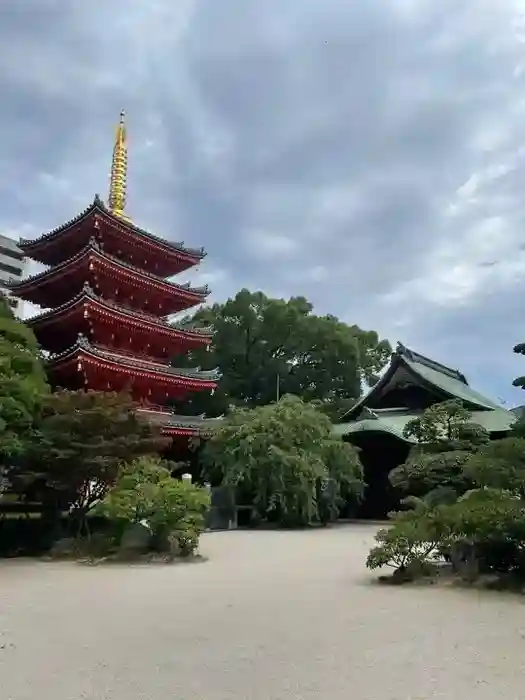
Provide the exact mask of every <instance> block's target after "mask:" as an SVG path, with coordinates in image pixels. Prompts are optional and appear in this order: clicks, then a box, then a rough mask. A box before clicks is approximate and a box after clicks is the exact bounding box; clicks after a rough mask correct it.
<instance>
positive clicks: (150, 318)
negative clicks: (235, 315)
mask: <svg viewBox="0 0 525 700" xmlns="http://www.w3.org/2000/svg"><path fill="white" fill-rule="evenodd" d="M86 300H91V301H94V302H95V303H97V304H100V305H101V306H103V307H105V308H106V309H108V310H109V311H111V310H113V311H115V312H116V313H118V314H120V315H122V316H129V317H131V318H133V319H136V320H139V321H145V322H147V323H151V324H152V325H157V326H160V327H161V328H162V329H163V330H174V331H179V332H181V333H187V334H189V335H191V334H194V335H198V336H202V337H205V338H211V337H212V336H213V327H212V326H194V325H192V324H189V323H188V324H186V323H170V322H169V321H167V320H166V319H165V318H164V317H162V316H154V315H153V314H148V313H146V312H145V311H139V310H138V309H131V308H129V307H127V306H123V305H122V304H117V303H116V302H114V301H110V300H109V299H104V298H103V297H100V296H98V294H95V292H94V291H93V289H92V288H91V286H90V285H89V284H88V283H87V282H86V283H85V284H84V287H83V289H82V291H81V292H80V293H79V294H77V295H76V296H75V297H73V298H72V299H71V300H70V301H67V302H66V303H65V304H62V305H61V306H58V307H56V308H54V309H50V310H49V311H44V312H42V313H41V314H38V315H37V316H32V317H31V318H28V319H26V322H25V323H26V325H27V326H30V327H31V328H34V327H35V326H38V324H39V323H41V322H42V321H46V320H48V319H50V318H52V317H53V316H56V315H57V314H60V313H61V312H62V311H66V310H68V309H71V308H74V307H75V306H76V305H77V304H81V303H82V302H84V301H86Z"/></svg>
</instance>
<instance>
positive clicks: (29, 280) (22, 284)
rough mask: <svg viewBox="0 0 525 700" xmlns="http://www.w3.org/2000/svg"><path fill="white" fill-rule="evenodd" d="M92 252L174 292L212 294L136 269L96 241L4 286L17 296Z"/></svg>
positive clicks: (206, 290)
mask: <svg viewBox="0 0 525 700" xmlns="http://www.w3.org/2000/svg"><path fill="white" fill-rule="evenodd" d="M90 252H93V253H95V254H97V255H99V256H100V257H102V258H105V259H106V260H107V261H108V262H110V263H112V264H113V265H116V266H117V267H120V268H123V269H125V270H127V271H130V272H134V273H135V274H137V275H141V276H143V277H146V278H148V279H151V280H153V281H155V282H157V283H160V284H162V285H165V286H166V287H170V288H171V289H173V290H178V291H181V292H185V293H187V294H192V295H195V296H198V297H202V298H203V299H204V298H205V297H206V296H207V295H208V294H209V293H210V290H209V287H208V285H207V284H205V285H203V286H201V287H192V286H191V284H190V282H185V283H183V284H177V283H176V282H171V281H170V280H167V279H165V278H164V277H159V276H158V275H155V274H153V273H152V272H147V271H146V270H143V269H142V268H140V267H135V266H134V265H130V264H129V263H127V262H123V261H122V260H119V258H116V257H115V256H114V255H110V254H109V253H106V252H105V251H104V250H103V249H102V248H101V247H100V245H99V244H98V243H97V242H96V241H95V240H94V239H91V241H90V242H89V243H88V245H87V246H85V247H84V248H82V250H80V251H79V252H78V253H77V254H76V255H74V256H73V257H71V258H68V259H67V260H64V262H62V263H60V264H59V265H55V266H53V267H50V268H48V269H47V270H44V271H43V272H39V273H38V274H36V275H30V276H29V277H26V278H25V279H23V280H15V279H11V280H9V281H7V282H5V283H4V284H5V286H6V287H8V288H9V289H10V290H11V291H12V292H13V293H14V294H16V291H17V290H20V289H24V288H26V287H27V286H29V285H31V284H33V283H34V282H39V281H41V280H45V279H46V278H49V277H53V276H54V275H55V274H57V273H58V272H60V271H62V270H64V269H66V268H67V267H70V266H71V265H73V264H74V263H76V262H77V261H79V260H81V259H82V258H83V257H84V256H85V255H87V254H88V253H90Z"/></svg>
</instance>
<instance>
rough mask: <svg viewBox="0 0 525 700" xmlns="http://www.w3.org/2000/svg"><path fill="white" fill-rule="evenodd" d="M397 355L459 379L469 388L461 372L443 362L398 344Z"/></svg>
mask: <svg viewBox="0 0 525 700" xmlns="http://www.w3.org/2000/svg"><path fill="white" fill-rule="evenodd" d="M396 354H397V355H399V356H400V357H404V358H405V359H407V360H409V361H411V362H418V363H419V364H421V365H425V366H426V367H428V368H429V369H433V370H436V372H441V374H446V375H448V376H449V377H452V378H453V379H457V380H458V381H460V382H461V383H462V384H466V385H467V386H468V381H467V378H466V377H465V375H464V374H462V373H461V372H460V371H459V370H457V369H453V368H452V367H448V366H447V365H444V364H442V363H441V362H436V360H433V359H431V358H430V357H426V356H425V355H421V354H420V353H418V352H415V351H414V350H410V349H409V348H407V347H406V346H405V345H403V344H402V343H399V342H398V344H397V347H396Z"/></svg>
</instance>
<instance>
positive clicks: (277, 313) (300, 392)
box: [174, 289, 391, 418]
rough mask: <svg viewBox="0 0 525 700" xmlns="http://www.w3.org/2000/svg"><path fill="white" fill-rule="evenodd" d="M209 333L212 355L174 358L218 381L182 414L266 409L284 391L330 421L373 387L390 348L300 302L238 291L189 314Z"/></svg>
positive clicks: (373, 335)
mask: <svg viewBox="0 0 525 700" xmlns="http://www.w3.org/2000/svg"><path fill="white" fill-rule="evenodd" d="M195 321H197V322H199V323H201V324H211V325H213V326H214V328H215V337H214V344H213V347H212V348H211V351H204V350H196V351H193V352H191V353H189V355H188V356H187V358H175V359H174V363H177V364H180V363H181V362H186V363H188V364H190V365H199V366H202V367H208V368H209V367H213V366H217V367H219V368H220V369H221V370H222V372H223V379H222V380H221V383H220V386H219V388H218V390H217V391H216V393H215V395H214V396H213V397H210V396H209V395H205V394H204V395H203V394H200V395H195V396H194V397H192V399H191V401H190V405H189V406H185V409H186V410H190V412H193V413H202V412H206V413H208V414H209V415H219V414H221V413H224V412H226V411H227V410H228V407H229V405H230V404H234V405H237V406H247V407H255V406H264V405H266V404H269V403H271V402H272V401H275V400H276V399H277V398H279V397H280V396H283V395H285V394H294V395H296V396H300V397H301V398H302V399H303V400H304V401H309V402H310V401H315V402H317V404H318V405H319V406H320V407H321V408H322V409H323V410H324V411H325V412H326V413H327V414H328V415H330V417H332V418H337V417H338V415H340V413H342V412H344V411H345V410H347V409H348V408H349V407H350V406H351V405H352V404H353V402H354V401H355V400H356V399H357V398H358V397H359V395H360V393H361V385H362V382H363V381H365V382H369V383H370V382H373V381H374V380H375V378H376V375H377V373H378V372H379V371H380V370H381V368H382V367H383V366H384V364H385V362H386V361H387V360H388V358H389V356H390V353H391V348H390V345H389V343H388V342H387V341H384V340H379V338H378V336H377V333H375V332H373V331H363V330H362V329H360V328H359V327H358V326H355V325H354V326H349V325H347V324H346V323H343V322H342V321H340V320H339V319H337V318H336V317H335V316H317V315H315V314H314V313H313V312H312V305H311V304H310V303H309V302H308V301H307V300H306V299H305V298H303V297H292V298H291V299H289V300H288V301H285V300H284V299H270V298H268V297H267V296H265V295H264V294H263V293H262V292H255V293H254V292H250V291H248V290H246V289H243V290H241V291H240V292H239V293H238V294H237V295H236V296H235V297H234V298H233V299H229V300H228V301H227V302H226V303H224V304H214V305H213V306H211V307H207V308H203V309H201V310H200V311H199V312H198V313H197V314H196V316H195Z"/></svg>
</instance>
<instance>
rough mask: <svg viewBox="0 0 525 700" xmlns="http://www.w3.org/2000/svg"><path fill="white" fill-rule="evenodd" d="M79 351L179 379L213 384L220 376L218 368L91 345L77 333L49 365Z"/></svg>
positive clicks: (57, 362)
mask: <svg viewBox="0 0 525 700" xmlns="http://www.w3.org/2000/svg"><path fill="white" fill-rule="evenodd" d="M79 352H82V353H83V354H86V355H91V356H92V357H93V358H96V359H99V360H102V361H106V362H112V363H116V364H117V365H118V366H119V367H129V368H130V369H134V370H137V371H143V372H152V373H157V374H164V375H167V376H171V377H179V378H180V379H195V380H197V381H203V382H210V383H213V384H215V383H216V382H218V381H219V379H220V378H221V376H222V375H221V373H220V371H219V369H218V368H217V369H210V370H202V369H199V368H198V367H189V368H187V367H171V366H170V365H165V364H162V363H160V362H154V361H152V360H147V359H145V358H142V357H136V356H132V355H125V354H121V353H118V352H115V351H113V350H110V349H109V348H102V347H100V346H97V345H93V344H92V343H90V342H89V340H88V339H87V338H86V337H85V336H84V335H82V334H81V335H79V336H78V339H77V342H76V343H75V345H73V346H72V347H70V348H67V349H66V350H64V351H63V352H61V353H57V354H54V355H52V356H51V357H50V358H49V359H48V363H49V364H50V365H58V364H60V363H61V362H62V361H63V360H66V359H69V358H72V357H75V356H76V355H77V354H78V353H79Z"/></svg>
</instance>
